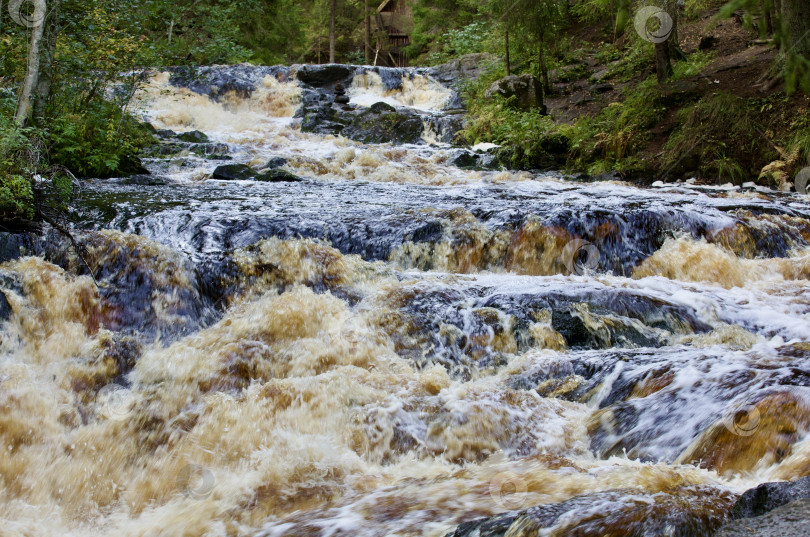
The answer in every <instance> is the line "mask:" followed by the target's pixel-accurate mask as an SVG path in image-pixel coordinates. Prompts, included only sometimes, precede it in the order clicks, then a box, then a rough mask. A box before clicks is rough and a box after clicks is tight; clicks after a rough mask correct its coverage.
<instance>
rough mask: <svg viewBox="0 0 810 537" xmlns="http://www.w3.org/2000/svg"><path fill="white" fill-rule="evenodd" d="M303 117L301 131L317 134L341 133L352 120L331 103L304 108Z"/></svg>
mask: <svg viewBox="0 0 810 537" xmlns="http://www.w3.org/2000/svg"><path fill="white" fill-rule="evenodd" d="M302 117H303V120H302V121H301V131H302V132H313V133H315V134H333V135H337V134H340V133H341V132H343V129H344V128H346V125H347V124H348V123H349V121H350V120H349V119H347V118H344V117H342V116H341V115H340V111H339V110H338V109H336V108H334V107H332V106H331V105H330V104H326V105H320V106H316V107H305V108H303V110H302Z"/></svg>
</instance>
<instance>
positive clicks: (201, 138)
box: [177, 131, 209, 144]
mask: <svg viewBox="0 0 810 537" xmlns="http://www.w3.org/2000/svg"><path fill="white" fill-rule="evenodd" d="M177 139H178V140H180V141H182V142H191V143H195V144H207V143H208V142H209V140H208V136H207V135H206V134H205V133H204V132H200V131H189V132H184V133H183V134H178V135H177Z"/></svg>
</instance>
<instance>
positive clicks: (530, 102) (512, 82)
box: [485, 75, 546, 113]
mask: <svg viewBox="0 0 810 537" xmlns="http://www.w3.org/2000/svg"><path fill="white" fill-rule="evenodd" d="M496 95H498V96H501V97H503V98H504V99H510V98H512V97H514V100H512V101H511V102H512V104H513V106H515V107H516V108H520V109H522V110H530V109H533V108H539V109H541V110H542V111H543V113H545V108H546V107H545V106H544V105H543V86H542V84H541V82H540V81H539V80H538V79H537V77H535V76H532V75H511V76H507V77H504V78H501V79H500V80H496V81H495V82H493V83H492V85H491V86H490V87H489V89H488V90H487V91H486V93H485V97H486V98H487V99H491V98H493V97H495V96H496Z"/></svg>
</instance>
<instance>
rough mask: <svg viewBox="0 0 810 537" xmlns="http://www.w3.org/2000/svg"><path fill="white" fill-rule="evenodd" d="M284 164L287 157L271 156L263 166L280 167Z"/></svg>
mask: <svg viewBox="0 0 810 537" xmlns="http://www.w3.org/2000/svg"><path fill="white" fill-rule="evenodd" d="M285 164H287V159H285V158H284V157H273V158H271V159H270V160H268V161H267V164H265V166H264V167H265V168H270V169H274V168H281V167H282V166H284V165H285Z"/></svg>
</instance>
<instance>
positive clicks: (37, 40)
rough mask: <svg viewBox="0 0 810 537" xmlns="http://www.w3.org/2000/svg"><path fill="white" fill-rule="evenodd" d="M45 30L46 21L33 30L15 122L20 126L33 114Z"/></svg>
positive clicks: (40, 22)
mask: <svg viewBox="0 0 810 537" xmlns="http://www.w3.org/2000/svg"><path fill="white" fill-rule="evenodd" d="M44 28H45V24H44V21H41V20H40V21H37V23H36V25H35V26H34V27H33V28H32V30H31V47H30V48H29V50H28V70H27V71H26V73H25V81H24V82H23V88H22V92H21V93H20V104H19V107H18V108H17V114H16V115H15V116H14V121H16V122H17V124H18V125H20V126H22V125H25V122H26V120H27V119H28V116H29V115H30V114H31V99H32V97H33V94H34V88H36V86H37V82H38V79H39V60H40V50H39V47H40V44H41V43H42V33H43V31H44Z"/></svg>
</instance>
